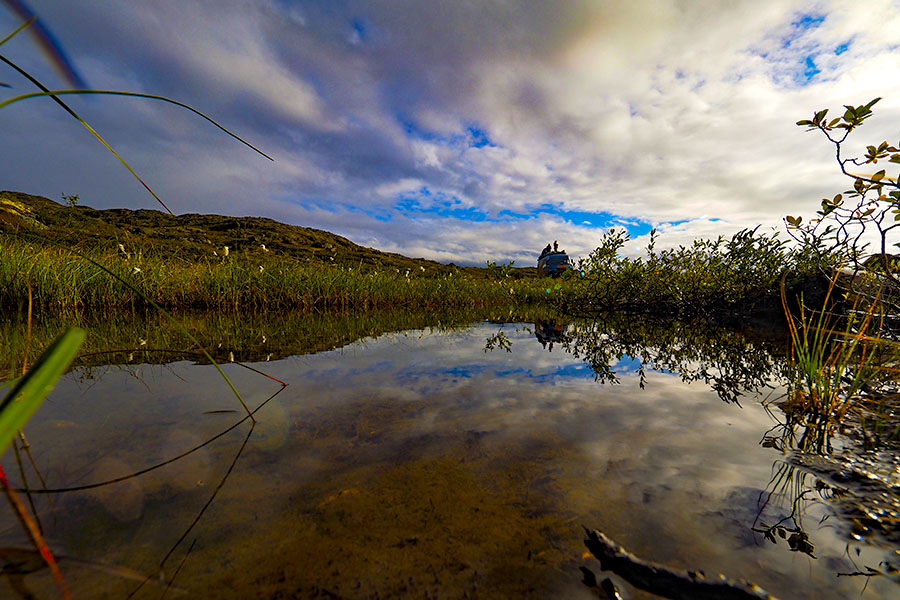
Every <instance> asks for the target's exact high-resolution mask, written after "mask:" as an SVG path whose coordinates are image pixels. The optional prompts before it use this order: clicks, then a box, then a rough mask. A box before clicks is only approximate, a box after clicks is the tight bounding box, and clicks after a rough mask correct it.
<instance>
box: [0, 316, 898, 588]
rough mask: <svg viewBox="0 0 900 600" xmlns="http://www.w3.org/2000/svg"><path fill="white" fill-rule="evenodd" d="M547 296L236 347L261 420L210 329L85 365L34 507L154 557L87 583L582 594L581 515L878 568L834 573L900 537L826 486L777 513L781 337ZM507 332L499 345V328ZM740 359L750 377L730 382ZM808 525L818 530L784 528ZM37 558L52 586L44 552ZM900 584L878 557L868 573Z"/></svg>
mask: <svg viewBox="0 0 900 600" xmlns="http://www.w3.org/2000/svg"><path fill="white" fill-rule="evenodd" d="M552 321H553V320H552V318H549V317H546V316H542V317H540V318H538V317H535V318H534V319H533V320H530V321H529V323H531V324H528V323H519V324H501V323H497V322H484V321H482V322H481V324H479V325H477V326H473V327H470V328H463V327H452V328H450V327H442V328H441V329H439V330H437V329H422V328H420V329H417V330H410V331H405V332H401V333H394V334H385V335H380V336H378V337H375V336H370V337H365V338H363V339H361V340H359V341H357V342H355V343H349V344H342V345H340V347H339V349H334V350H329V351H322V352H317V353H315V354H307V355H301V356H292V357H285V358H282V359H280V360H270V361H269V362H264V361H263V359H264V355H262V354H258V355H257V356H258V357H259V358H258V360H259V362H257V363H254V364H250V365H247V366H249V367H252V368H253V369H256V370H257V371H260V370H261V371H264V372H265V373H266V374H267V375H269V376H271V377H273V378H275V379H277V380H280V381H284V382H286V383H288V384H290V385H289V386H288V387H287V388H285V389H284V391H283V392H281V393H280V394H278V395H277V397H274V398H272V399H269V398H270V397H271V396H272V394H273V393H274V392H275V391H277V390H278V389H280V386H279V385H278V384H277V383H276V382H275V381H274V380H273V379H268V378H264V377H261V376H260V375H259V374H258V373H257V372H254V371H251V370H249V369H245V368H243V367H241V366H240V365H238V364H228V365H225V369H226V372H227V373H228V374H229V376H230V377H232V378H233V381H234V382H235V385H236V386H237V387H238V388H239V389H240V390H241V392H242V394H244V395H245V397H246V398H247V399H248V403H249V404H250V406H251V407H252V408H254V409H257V410H258V412H257V413H256V415H257V418H258V423H257V425H255V426H253V427H251V424H250V423H249V421H247V420H243V421H241V419H242V418H243V415H242V413H241V412H239V411H240V410H241V409H240V407H239V406H235V404H236V402H235V400H234V398H233V396H232V395H230V393H229V391H228V389H227V386H226V385H225V384H224V383H223V382H222V381H221V379H220V378H219V377H218V375H216V373H215V371H214V369H212V368H211V367H210V366H209V365H205V364H202V361H198V360H196V359H195V358H194V357H193V356H192V355H186V354H178V353H174V354H173V355H174V356H176V357H180V358H186V359H188V360H178V361H174V362H169V363H167V364H152V363H151V362H150V360H151V359H150V356H151V354H150V353H148V355H147V357H148V358H147V362H141V363H140V364H135V363H130V364H129V363H126V362H125V361H124V358H125V356H124V355H122V357H121V360H122V362H120V363H119V364H115V365H113V366H99V365H95V364H92V366H82V367H79V369H77V370H76V371H75V372H73V373H72V374H71V375H70V376H69V377H67V378H66V380H65V381H64V382H63V383H62V384H61V385H60V386H59V387H58V389H57V390H55V391H54V392H53V395H52V396H51V398H50V400H49V401H48V403H47V405H45V406H44V407H43V408H42V410H41V411H40V412H39V413H38V414H37V415H36V417H35V419H34V421H33V422H32V423H31V424H30V425H29V429H28V437H29V440H30V441H31V443H32V449H33V453H34V456H35V461H36V463H37V464H38V465H39V466H40V469H41V472H42V474H43V476H44V479H45V481H46V486H45V487H46V489H45V490H43V491H44V493H42V494H35V503H36V507H37V510H38V512H39V513H40V514H41V516H42V522H43V523H44V525H45V529H46V533H47V536H48V538H49V539H50V540H51V544H53V545H54V548H55V549H58V550H60V551H61V552H63V553H64V554H66V555H69V556H73V557H77V558H78V559H79V560H81V561H84V562H91V563H95V564H101V565H114V566H116V567H117V568H120V569H127V570H129V572H132V573H141V574H144V575H145V576H146V575H149V574H153V575H154V577H153V578H152V579H150V580H149V582H148V584H145V585H143V586H141V587H140V588H139V589H137V590H135V588H136V587H137V586H136V583H135V582H134V581H133V580H132V579H128V578H126V577H108V576H106V577H103V576H98V575H97V574H96V573H95V572H92V571H91V570H90V569H79V568H76V567H72V568H68V569H66V575H67V578H70V579H71V581H70V583H71V585H72V587H73V588H74V589H75V590H77V591H78V594H77V595H78V596H79V597H92V598H93V597H97V598H102V597H110V598H121V597H125V596H127V595H129V594H132V593H134V596H133V597H159V595H160V585H161V583H160V580H159V578H158V576H157V574H159V573H160V572H162V573H163V574H164V579H165V581H166V582H171V581H173V580H174V585H176V586H178V587H180V588H184V589H185V590H186V591H187V593H188V594H189V595H192V596H193V597H209V596H215V597H221V598H229V597H234V598H240V597H273V596H278V595H279V594H280V595H282V596H293V597H315V596H316V595H319V596H327V595H329V594H330V595H332V596H338V597H359V596H363V597H404V596H416V597H428V596H434V595H438V594H439V595H441V596H446V597H463V596H465V595H466V594H468V595H469V596H472V595H481V596H486V597H513V596H516V597H521V596H532V597H547V598H553V597H570V598H579V597H585V598H587V597H590V596H589V590H587V589H586V588H584V586H583V585H582V584H581V583H580V581H581V573H580V571H579V567H581V566H584V565H585V563H586V561H585V560H583V559H582V558H581V555H582V553H583V551H584V548H583V546H582V535H583V531H582V529H581V525H588V526H590V527H596V528H599V529H601V530H603V531H604V532H606V533H607V534H609V535H610V536H611V537H612V538H613V539H616V540H617V541H619V542H620V543H622V544H623V545H625V546H626V547H627V548H629V549H630V550H633V551H634V552H636V553H638V554H639V555H641V556H642V557H646V558H647V559H649V560H654V561H656V562H660V563H665V564H671V565H673V566H675V567H678V568H691V569H698V568H699V569H703V570H705V571H706V572H707V573H713V572H723V573H727V574H728V575H729V576H731V577H734V578H737V577H743V578H747V579H750V580H752V581H755V582H757V583H759V584H760V585H762V586H763V587H764V588H766V589H767V590H768V591H770V592H772V593H774V594H776V595H779V596H781V597H789V598H841V597H846V596H848V595H851V594H852V595H858V594H859V593H860V590H861V588H862V584H863V582H862V581H859V580H858V579H856V580H854V579H848V578H841V579H840V580H836V579H835V573H839V572H845V573H849V572H853V571H855V570H859V569H858V568H857V565H864V564H871V565H877V563H878V561H879V560H883V557H884V552H883V550H882V549H880V548H878V547H877V546H867V545H863V544H859V545H857V546H856V547H854V552H855V548H859V549H860V551H861V557H859V558H856V557H855V556H854V557H852V558H854V560H856V561H857V562H856V563H855V562H854V561H853V560H851V557H848V555H847V552H846V549H847V540H846V538H845V537H844V536H843V534H842V533H841V532H840V531H838V530H836V529H830V528H829V527H828V525H829V519H825V526H824V527H823V526H820V524H819V523H820V521H821V520H822V519H823V518H824V517H825V516H826V515H829V514H831V513H830V512H829V509H828V505H826V504H824V501H823V503H808V504H804V505H802V506H800V505H798V506H800V508H799V512H797V514H796V515H794V516H795V517H797V518H796V522H795V521H793V520H790V519H789V520H787V521H783V520H782V519H783V517H785V516H789V515H790V511H791V509H792V508H793V507H792V504H791V501H790V500H789V499H788V497H789V496H790V494H792V493H793V489H787V488H785V487H784V486H782V485H780V484H779V486H780V487H778V489H777V490H774V493H772V492H773V489H772V488H773V483H772V482H773V478H774V476H778V473H777V469H778V468H779V466H778V465H781V464H784V460H783V458H782V457H781V454H780V453H779V454H777V455H776V458H777V461H775V460H774V459H773V454H774V451H773V449H772V448H766V447H762V446H761V445H760V444H759V439H760V436H761V434H762V432H765V431H766V430H767V429H769V428H770V427H771V421H770V416H769V415H768V414H767V413H766V411H765V410H764V409H763V407H762V405H761V403H760V401H761V400H762V399H763V397H765V395H766V394H767V393H768V392H769V391H770V389H769V388H767V386H770V385H772V383H773V381H775V380H776V379H777V377H776V375H777V374H778V372H779V368H780V366H779V365H780V363H779V359H777V358H775V357H774V356H773V355H772V354H768V355H767V356H763V353H764V349H765V344H766V343H767V342H765V341H764V340H763V341H757V340H753V339H752V338H748V337H746V336H742V335H739V334H738V333H736V332H731V331H724V332H721V333H722V336H720V339H717V340H701V339H699V335H700V334H698V333H696V332H695V331H693V330H690V331H689V330H688V329H689V328H688V327H687V326H679V325H670V326H669V327H668V328H666V327H663V326H659V327H657V326H655V325H650V324H644V325H641V324H637V323H636V324H634V325H633V326H631V327H630V328H629V327H627V326H626V324H624V323H613V324H614V325H616V327H614V328H611V329H609V328H608V329H606V330H605V331H601V330H600V329H599V328H598V327H596V326H595V325H596V324H590V323H584V324H580V323H563V322H562V321H561V320H556V321H555V322H552ZM302 322H303V320H302V319H299V320H298V321H296V323H298V326H302V327H305V326H306V325H301V324H300V323H302ZM535 323H540V326H537V325H532V324H535ZM256 327H258V325H257V324H254V325H253V326H252V327H248V329H251V328H253V329H255V328H256ZM676 328H681V329H676ZM538 330H540V332H541V333H540V335H541V336H542V337H538ZM271 331H274V329H272V328H271V327H267V330H266V337H267V340H268V339H271V338H270V337H269V332H271ZM673 331H674V332H677V331H683V332H684V334H685V335H686V336H689V337H687V338H679V337H678V336H677V335H675V333H673ZM652 332H657V333H658V335H659V336H660V337H659V338H658V339H654V338H652V336H651V335H649V333H652ZM499 334H503V338H505V345H504V344H499V345H498V346H497V347H496V348H495V351H494V352H487V353H486V352H484V350H485V340H486V339H487V338H489V337H494V338H495V339H499V338H500V336H499ZM148 335H149V336H152V335H155V334H152V333H148ZM641 335H643V336H644V337H640V336H641ZM692 335H693V336H694V337H690V336H692ZM284 337H285V338H287V337H288V335H287V333H286V335H285V336H284ZM144 339H152V338H151V337H145V338H144ZM259 340H260V342H261V338H259ZM542 342H543V343H542ZM594 342H596V345H597V346H599V347H594V346H592V344H593V343H594ZM266 343H268V341H267V342H266ZM551 343H552V344H553V352H548V350H549V349H550V344H551ZM148 345H149V342H148ZM113 349H116V348H113ZM231 351H233V352H234V350H231ZM285 351H286V350H285ZM157 354H161V353H157ZM235 355H236V359H238V358H239V357H240V356H241V354H240V352H239V351H237V352H235ZM153 357H154V358H153V359H152V360H153V361H155V362H157V363H162V362H164V359H163V358H162V357H161V356H156V354H154V355H153ZM739 358H741V359H743V360H742V362H741V363H740V364H739V365H730V364H728V365H726V364H721V363H722V362H723V361H732V360H738V359H739ZM595 367H596V368H595ZM767 369H768V370H767ZM596 380H600V381H605V382H612V381H614V382H615V385H598V383H597V381H596ZM691 382H694V383H695V384H694V385H689V384H690V383H691ZM699 382H705V385H696V383H699ZM726 384H729V385H730V384H734V385H736V386H738V388H737V389H738V391H734V393H733V395H731V396H729V395H725V396H723V395H722V393H721V390H720V389H718V387H717V386H724V385H726ZM722 399H725V400H728V402H722V401H721V400H722ZM738 400H739V401H740V403H739V404H738V403H737V402H736V401H738ZM166 460H171V462H168V463H167V464H166V465H164V466H158V465H159V464H160V463H161V462H163V461H166ZM4 461H5V462H6V463H7V464H10V461H11V457H10V456H9V455H7V456H6V457H5V458H4ZM773 462H775V463H776V466H774V467H773ZM5 466H6V465H5ZM794 466H795V468H801V469H806V470H804V471H803V472H805V473H808V472H810V469H811V467H809V466H804V467H799V466H797V465H794ZM12 470H13V468H12V467H9V468H7V472H10V471H12ZM134 474H139V475H138V476H137V477H129V476H130V475H134ZM124 477H128V478H127V479H123V480H122V481H126V482H132V481H133V482H135V483H137V484H139V485H138V486H135V487H134V488H133V489H131V490H130V491H129V494H130V495H125V496H119V495H115V496H114V495H110V497H108V498H104V497H103V496H102V493H101V492H99V491H98V488H102V487H104V486H96V485H95V484H98V483H103V481H101V480H102V479H104V478H111V481H113V482H115V485H116V486H118V485H121V483H122V481H119V479H120V478H124ZM779 477H780V476H779ZM782 478H783V477H782ZM814 479H815V478H814V477H812V476H808V477H807V478H806V479H805V480H804V482H803V483H802V485H808V484H809V483H811V482H812V481H813V480H814ZM29 481H32V487H37V486H35V485H34V483H33V482H34V478H32V477H29ZM779 481H780V479H779ZM106 487H109V489H113V484H110V485H109V486H106ZM801 494H802V491H801ZM767 498H768V499H769V501H768V502H765V500H766V499H767ZM803 498H804V499H810V498H812V496H811V495H810V494H806V495H804V496H803ZM138 499H139V501H138ZM782 500H784V502H787V504H785V503H784V502H783V501H782ZM761 506H763V510H762V512H761V508H760V507H761ZM785 511H787V512H785ZM135 514H139V517H137V518H136V517H134V515H135ZM0 519H2V526H3V527H4V529H3V533H2V540H0V544H5V545H10V546H18V547H22V546H25V543H24V540H23V539H22V536H21V534H20V532H19V530H18V529H17V528H16V525H15V523H14V522H13V521H12V518H11V516H10V515H2V516H0ZM753 527H756V528H757V529H763V528H764V527H768V528H770V529H771V533H772V535H773V536H774V537H775V539H776V540H777V541H778V543H777V544H774V545H773V544H772V543H771V541H768V540H767V539H766V535H765V533H764V532H759V533H756V532H754V531H753V530H752V529H751V528H753ZM773 527H774V528H773ZM778 527H781V528H782V529H783V533H784V535H785V538H782V537H781V534H782V530H780V529H778ZM793 528H796V529H799V530H801V531H804V532H806V534H807V535H808V538H807V539H808V542H809V544H811V545H812V547H813V548H814V550H813V551H812V552H811V553H806V554H804V553H803V552H790V550H791V549H793V548H792V547H791V546H790V542H789V538H790V537H791V536H792V535H793V534H794V533H796V532H795V531H792V529H793ZM794 539H795V544H794V546H795V547H798V548H799V547H800V546H801V545H800V544H797V543H796V541H797V539H798V538H794ZM812 555H814V556H815V557H816V558H813V557H812ZM785 557H787V558H788V560H786V559H785ZM64 566H65V563H64ZM25 582H26V584H27V585H28V587H29V588H30V589H32V590H33V591H34V593H35V594H36V595H37V597H41V598H43V597H54V594H55V588H54V587H53V585H52V581H50V579H49V578H48V577H46V576H44V575H42V574H41V573H34V574H31V575H28V576H27V577H26V579H25ZM0 585H3V584H2V583H0ZM0 589H2V588H0ZM894 593H896V588H893V587H890V586H889V585H887V582H885V581H877V580H873V581H872V582H871V583H870V584H869V586H868V588H867V589H866V592H865V597H870V598H888V597H892V594H894ZM634 597H635V598H641V597H642V596H641V595H640V594H639V593H635V594H634Z"/></svg>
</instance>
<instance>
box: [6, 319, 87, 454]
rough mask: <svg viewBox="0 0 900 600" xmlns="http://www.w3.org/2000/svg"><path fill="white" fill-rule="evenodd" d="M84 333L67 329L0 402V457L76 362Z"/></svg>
mask: <svg viewBox="0 0 900 600" xmlns="http://www.w3.org/2000/svg"><path fill="white" fill-rule="evenodd" d="M84 336H85V331H84V330H83V329H80V328H78V327H70V328H69V329H67V330H66V331H65V333H63V334H62V335H60V336H59V337H58V338H57V339H56V341H55V342H53V344H52V345H51V346H50V347H49V348H47V350H46V351H45V352H44V353H43V354H42V355H41V356H40V358H38V360H37V362H35V363H34V366H32V367H31V369H30V370H29V371H28V372H27V373H26V374H25V375H24V376H22V377H20V378H19V379H18V380H17V381H16V383H15V384H14V385H13V386H12V388H11V389H10V390H9V392H7V394H6V396H5V397H4V398H3V401H2V402H0V453H2V452H3V451H4V450H5V449H6V446H7V445H8V444H9V443H10V441H12V439H13V437H14V436H15V435H16V431H18V430H19V429H21V428H22V426H23V425H25V423H26V422H27V421H28V419H29V418H30V417H31V415H32V414H34V411H36V410H37V408H38V407H39V406H40V405H41V403H42V402H43V401H44V398H45V397H46V396H47V394H48V393H50V390H52V389H53V386H54V385H56V382H57V380H59V378H60V377H61V376H62V374H63V372H64V371H65V370H66V367H68V366H69V363H70V362H72V359H73V358H75V354H76V353H77V352H78V348H79V347H80V346H81V343H82V342H83V341H84Z"/></svg>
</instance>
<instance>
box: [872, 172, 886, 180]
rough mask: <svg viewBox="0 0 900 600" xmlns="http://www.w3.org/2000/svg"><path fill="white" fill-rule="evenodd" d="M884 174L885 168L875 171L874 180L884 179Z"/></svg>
mask: <svg viewBox="0 0 900 600" xmlns="http://www.w3.org/2000/svg"><path fill="white" fill-rule="evenodd" d="M884 175H885V173H884V169H882V170H880V171H878V172H877V173H875V174H874V175H872V181H881V180H882V179H884Z"/></svg>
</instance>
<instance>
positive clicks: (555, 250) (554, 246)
mask: <svg viewBox="0 0 900 600" xmlns="http://www.w3.org/2000/svg"><path fill="white" fill-rule="evenodd" d="M548 247H549V246H548ZM553 251H554V252H559V244H557V243H556V240H553Z"/></svg>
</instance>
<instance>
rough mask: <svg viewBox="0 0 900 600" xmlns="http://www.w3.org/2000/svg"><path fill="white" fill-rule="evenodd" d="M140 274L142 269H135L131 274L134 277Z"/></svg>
mask: <svg viewBox="0 0 900 600" xmlns="http://www.w3.org/2000/svg"><path fill="white" fill-rule="evenodd" d="M140 272H141V268H140V267H134V268H133V269H131V274H132V275H137V274H138V273H140Z"/></svg>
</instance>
